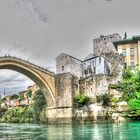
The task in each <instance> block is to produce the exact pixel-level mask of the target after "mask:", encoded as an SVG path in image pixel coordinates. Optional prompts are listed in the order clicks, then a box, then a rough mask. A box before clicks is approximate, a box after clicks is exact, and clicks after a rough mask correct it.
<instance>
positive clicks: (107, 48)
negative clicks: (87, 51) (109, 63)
mask: <svg viewBox="0 0 140 140" xmlns="http://www.w3.org/2000/svg"><path fill="white" fill-rule="evenodd" d="M121 39H122V38H121V36H120V35H119V34H118V33H115V34H111V35H107V36H104V35H101V36H100V37H99V38H96V39H93V54H96V55H100V54H102V53H110V52H113V53H116V52H117V51H116V49H115V47H114V45H113V42H114V41H117V40H121Z"/></svg>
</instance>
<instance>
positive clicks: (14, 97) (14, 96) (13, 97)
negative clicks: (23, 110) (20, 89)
mask: <svg viewBox="0 0 140 140" xmlns="http://www.w3.org/2000/svg"><path fill="white" fill-rule="evenodd" d="M18 97H19V95H17V94H13V95H11V97H10V99H11V100H13V99H17V98H18Z"/></svg>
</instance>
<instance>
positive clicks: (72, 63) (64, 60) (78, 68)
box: [56, 53, 82, 78]
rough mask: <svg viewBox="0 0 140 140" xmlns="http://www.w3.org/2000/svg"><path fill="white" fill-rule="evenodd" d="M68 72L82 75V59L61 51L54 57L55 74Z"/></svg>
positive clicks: (78, 75)
mask: <svg viewBox="0 0 140 140" xmlns="http://www.w3.org/2000/svg"><path fill="white" fill-rule="evenodd" d="M68 72H70V73H72V74H73V75H75V76H77V77H79V78H80V77H82V61H80V60H79V59H77V58H74V57H72V56H70V55H67V54H64V53H62V54H60V55H59V56H58V57H57V58H56V74H61V73H68Z"/></svg>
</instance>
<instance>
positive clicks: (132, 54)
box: [130, 48, 134, 56]
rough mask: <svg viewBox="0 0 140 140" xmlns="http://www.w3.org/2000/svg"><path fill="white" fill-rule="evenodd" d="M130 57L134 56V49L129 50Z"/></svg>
mask: <svg viewBox="0 0 140 140" xmlns="http://www.w3.org/2000/svg"><path fill="white" fill-rule="evenodd" d="M130 56H134V48H130Z"/></svg>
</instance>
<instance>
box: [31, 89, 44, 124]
mask: <svg viewBox="0 0 140 140" xmlns="http://www.w3.org/2000/svg"><path fill="white" fill-rule="evenodd" d="M33 100H34V103H33V116H34V121H35V122H39V121H40V113H41V111H42V110H43V109H44V108H45V107H46V106H47V103H46V99H45V97H44V95H43V93H42V91H41V90H40V89H39V90H38V91H36V93H35V96H34V98H33Z"/></svg>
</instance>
